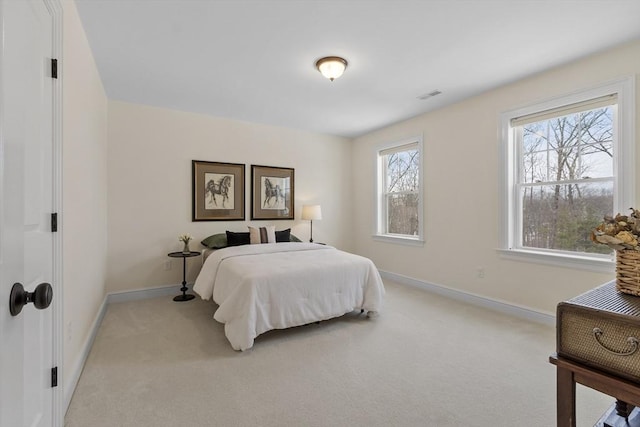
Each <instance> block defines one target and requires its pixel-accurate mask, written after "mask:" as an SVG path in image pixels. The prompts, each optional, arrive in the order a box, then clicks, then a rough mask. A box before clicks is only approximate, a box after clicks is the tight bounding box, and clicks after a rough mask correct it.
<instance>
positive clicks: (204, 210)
mask: <svg viewBox="0 0 640 427" xmlns="http://www.w3.org/2000/svg"><path fill="white" fill-rule="evenodd" d="M191 176H192V179H191V186H192V217H191V220H192V221H243V220H244V207H245V200H244V199H245V196H244V186H245V182H244V181H245V165H244V164H240V163H221V162H207V161H204V160H192V161H191Z"/></svg>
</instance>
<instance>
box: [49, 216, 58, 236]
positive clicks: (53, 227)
mask: <svg viewBox="0 0 640 427" xmlns="http://www.w3.org/2000/svg"><path fill="white" fill-rule="evenodd" d="M56 231H58V214H57V213H52V214H51V232H52V233H55V232H56Z"/></svg>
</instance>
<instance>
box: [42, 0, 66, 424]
mask: <svg viewBox="0 0 640 427" xmlns="http://www.w3.org/2000/svg"><path fill="white" fill-rule="evenodd" d="M42 1H43V2H44V3H45V5H46V6H47V8H48V9H49V11H50V13H51V17H52V19H53V22H52V24H53V27H52V28H53V34H52V52H53V57H54V58H56V59H57V60H58V70H57V71H58V75H57V78H56V79H54V81H53V106H52V111H53V123H52V125H53V127H52V128H53V135H52V144H53V147H52V159H51V160H52V162H53V165H52V166H53V173H52V183H51V184H52V191H53V194H52V202H53V203H52V204H53V212H56V213H57V214H58V230H57V232H55V233H53V283H54V286H53V304H51V307H52V309H53V366H57V367H58V386H57V387H54V388H53V390H52V391H53V414H52V420H53V423H54V425H60V426H61V425H64V415H65V413H66V410H67V408H66V407H64V395H65V393H64V391H65V390H64V371H65V369H64V351H63V348H64V337H63V330H64V328H63V316H64V292H63V287H64V282H63V251H62V236H63V233H64V229H63V228H62V227H61V224H62V218H63V212H62V208H63V206H62V190H63V189H62V136H63V133H62V113H63V111H62V94H63V92H62V72H63V71H62V70H63V65H64V61H63V52H62V45H63V38H62V37H63V27H62V25H63V9H62V4H61V0H42Z"/></svg>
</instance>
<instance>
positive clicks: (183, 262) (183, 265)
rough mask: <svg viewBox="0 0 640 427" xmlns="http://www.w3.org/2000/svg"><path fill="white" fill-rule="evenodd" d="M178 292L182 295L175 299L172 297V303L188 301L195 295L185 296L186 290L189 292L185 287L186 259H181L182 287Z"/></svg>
mask: <svg viewBox="0 0 640 427" xmlns="http://www.w3.org/2000/svg"><path fill="white" fill-rule="evenodd" d="M180 290H181V291H182V295H178V296H177V297H174V298H173V300H174V301H190V300H192V299H194V298H195V295H192V294H187V290H189V288H188V287H187V258H186V257H183V258H182V287H181V288H180Z"/></svg>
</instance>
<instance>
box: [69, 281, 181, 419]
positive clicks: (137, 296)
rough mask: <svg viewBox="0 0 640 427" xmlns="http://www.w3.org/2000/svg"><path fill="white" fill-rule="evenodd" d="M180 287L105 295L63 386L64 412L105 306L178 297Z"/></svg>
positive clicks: (91, 344)
mask: <svg viewBox="0 0 640 427" xmlns="http://www.w3.org/2000/svg"><path fill="white" fill-rule="evenodd" d="M180 286H181V285H166V286H158V287H155V288H146V289H134V290H130V291H120V292H111V293H108V294H107V295H105V297H104V299H103V300H102V304H101V305H100V308H99V309H98V313H97V314H96V317H95V319H94V320H93V323H92V324H91V328H90V329H89V336H88V337H87V339H86V340H85V342H84V344H83V345H82V351H81V352H80V357H78V359H77V360H76V363H75V364H74V366H73V368H72V369H71V371H72V372H71V375H70V376H69V381H67V382H66V383H65V385H64V411H65V413H66V411H67V410H68V409H69V404H70V403H71V398H72V397H73V393H74V391H75V389H76V386H77V385H78V380H80V375H81V374H82V369H84V364H85V363H86V361H87V357H89V352H90V351H91V347H92V346H93V341H94V340H95V338H96V334H97V333H98V329H99V328H100V325H101V324H102V319H103V318H104V314H105V313H106V311H107V305H109V304H112V303H118V302H125V301H135V300H141V299H148V298H155V297H162V296H168V295H179V293H180V290H179V288H180Z"/></svg>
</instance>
